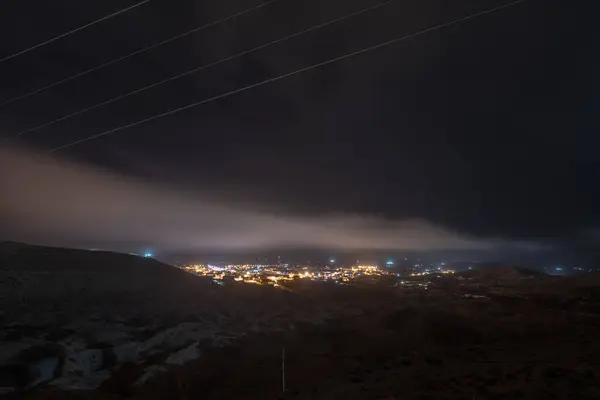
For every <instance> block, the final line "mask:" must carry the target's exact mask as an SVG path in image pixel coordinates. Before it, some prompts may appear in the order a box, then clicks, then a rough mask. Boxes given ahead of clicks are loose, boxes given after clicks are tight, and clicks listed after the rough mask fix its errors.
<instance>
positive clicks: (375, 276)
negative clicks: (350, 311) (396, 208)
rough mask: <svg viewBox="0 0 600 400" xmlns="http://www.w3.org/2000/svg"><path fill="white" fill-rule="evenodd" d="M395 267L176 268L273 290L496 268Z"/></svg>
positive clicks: (563, 271) (566, 270) (565, 270)
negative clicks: (293, 284)
mask: <svg viewBox="0 0 600 400" xmlns="http://www.w3.org/2000/svg"><path fill="white" fill-rule="evenodd" d="M403 261H404V262H401V263H398V264H396V263H395V262H393V261H387V262H385V264H384V265H375V264H362V263H360V262H359V261H357V262H356V263H354V264H351V265H348V264H342V263H337V262H336V260H335V259H331V260H329V262H327V263H321V264H316V265H315V264H312V263H306V264H289V263H283V262H281V259H278V261H277V263H276V264H258V263H257V264H185V265H179V267H180V268H181V269H183V270H185V271H187V272H190V273H193V274H196V275H200V276H205V277H209V278H212V280H213V281H214V282H215V283H217V284H219V285H224V284H226V283H228V282H243V283H249V284H257V285H271V286H274V287H285V283H286V282H287V283H289V282H295V281H317V282H329V283H335V284H339V285H347V284H354V283H368V282H371V283H373V282H377V281H379V280H381V278H385V279H386V281H387V282H389V283H391V284H393V283H400V284H402V283H405V282H404V281H402V280H400V278H412V279H411V281H415V278H416V277H422V278H427V277H431V278H434V277H441V276H448V275H453V274H455V273H456V272H461V271H467V270H472V269H480V268H493V267H496V266H499V265H495V263H467V262H459V263H448V264H447V263H446V262H445V261H439V262H436V263H427V264H426V263H420V262H417V263H415V264H412V263H411V264H409V263H407V262H406V260H403ZM531 269H534V270H536V271H538V272H541V273H544V274H548V275H579V274H584V273H591V272H597V271H596V270H591V269H590V270H588V269H583V268H581V267H577V266H552V267H544V268H531Z"/></svg>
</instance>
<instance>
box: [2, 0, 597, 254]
mask: <svg viewBox="0 0 600 400" xmlns="http://www.w3.org/2000/svg"><path fill="white" fill-rule="evenodd" d="M5 3H6V4H3V5H2V12H1V13H0V38H2V39H0V58H2V57H4V56H7V55H10V54H12V53H15V52H17V51H20V50H22V49H24V48H27V47H29V46H32V45H34V44H36V43H39V42H42V41H44V40H45V39H47V38H50V37H53V36H56V35H58V34H60V33H63V32H65V31H68V30H70V29H73V28H76V27H78V26H81V25H84V24H86V23H88V22H90V21H92V20H94V19H97V18H99V17H101V16H104V15H107V14H110V13H111V12H114V11H117V10H119V9H121V8H124V7H126V6H127V5H129V4H134V3H135V1H128V2H124V1H117V0H104V1H93V2H89V1H87V2H81V1H75V0H61V1H58V2H42V1H11V2H5ZM505 3H508V2H506V1H505V2H501V1H499V0H478V1H466V0H456V1H440V0H426V1H416V0H410V1H404V0H402V1H401V0H396V1H392V2H390V3H389V4H387V5H385V6H383V7H381V8H378V9H376V10H373V11H370V12H366V13H364V14H362V15H360V16H357V17H354V18H351V19H348V20H345V21H342V22H340V23H337V24H334V25H331V26H328V27H326V28H323V29H319V30H317V31H315V32H311V33H309V34H306V35H303V36H301V37H298V38H295V39H292V40H289V41H286V42H284V43H280V44H277V45H274V46H271V47H268V48H266V49H263V50H260V51H258V52H256V53H252V54H249V55H246V56H243V57H240V58H237V59H235V60H232V61H228V62H225V63H223V64H220V65H218V66H215V67H212V68H208V69H206V70H204V71H201V72H199V73H197V74H193V75H191V76H188V77H185V78H183V79H178V80H175V81H173V82H170V83H168V84H165V85H161V86H159V87H156V88H154V89H152V90H150V91H147V92H145V93H141V94H139V95H135V96H131V97H129V98H127V99H125V100H123V101H119V102H115V103H113V104H110V105H108V106H106V107H102V108H99V109H96V110H93V111H91V112H89V113H85V114H82V115H79V116H77V117H74V118H71V119H69V120H66V121H63V122H60V123H57V124H55V125H53V126H50V127H48V128H45V129H40V130H38V131H36V132H31V133H28V134H26V135H22V136H19V137H18V138H17V137H16V136H15V135H16V133H18V132H21V131H23V130H26V129H28V128H31V127H34V126H36V125H39V124H42V123H45V122H47V121H50V120H52V119H55V118H58V117H61V116H63V115H65V114H69V113H72V112H75V111H78V110H80V109H82V108H86V107H88V106H91V105H94V104H96V103H98V102H101V101H104V100H107V99H110V98H112V97H115V96H118V95H120V94H124V93H127V92H129V91H131V90H134V89H136V88H138V87H141V86H145V85H147V84H150V83H153V82H155V81H159V80H162V79H166V78H168V77H170V76H172V75H176V74H178V73H181V72H183V71H185V70H187V69H190V68H194V67H197V66H200V65H203V64H207V63H210V62H213V61H216V60H219V59H221V58H225V57H228V56H231V55H233V54H235V53H238V52H240V51H243V50H246V49H249V48H252V47H255V46H257V45H260V44H263V43H266V42H269V41H272V40H274V39H278V38H280V37H283V36H286V35H289V34H292V33H295V32H297V31H300V30H303V29H306V28H308V27H310V26H313V25H316V24H320V23H323V22H326V21H329V20H331V19H334V18H337V17H340V16H342V15H344V14H348V13H351V12H353V11H358V10H360V9H363V8H366V7H368V6H370V5H375V4H377V2H376V1H372V0H343V1H342V0H326V1H323V0H302V1H296V0H278V1H275V2H273V3H272V4H269V5H268V6H265V7H262V8H260V9H258V10H256V11H254V12H251V13H248V14H246V15H243V16H240V17H238V18H236V19H233V20H230V21H227V22H225V23H223V24H219V25H217V26H213V27H210V28H208V29H206V30H203V31H202V32H198V33H196V34H194V35H190V36H188V37H186V38H184V39H181V40H177V41H174V42H172V43H170V44H167V45H165V46H161V47H159V48H157V49H153V50H151V51H148V52H145V53H143V54H140V55H137V56H135V57H132V58H130V59H127V60H125V61H123V62H120V63H117V64H115V65H112V66H110V67H107V68H105V69H102V70H99V71H96V72H94V73H91V74H89V75H86V76H84V77H81V78H78V79H75V80H72V81H70V82H68V83H66V84H64V85H60V86H57V87H55V88H52V89H50V90H47V91H44V92H42V93H39V94H37V95H35V96H31V97H29V98H27V99H23V100H21V101H17V102H14V103H12V104H9V105H6V106H4V107H2V108H1V109H0V124H1V125H0V134H1V135H2V137H3V138H4V139H6V140H5V141H4V142H2V143H1V144H0V146H1V149H0V168H1V169H0V191H1V192H2V194H1V196H0V197H1V199H0V207H1V208H0V217H1V218H2V220H3V221H5V223H2V227H1V228H0V234H1V235H2V237H1V238H2V239H10V240H23V241H29V242H35V243H47V244H59V245H73V246H93V245H95V244H98V245H99V246H100V245H105V246H109V247H114V248H115V249H120V250H129V249H131V250H135V249H132V248H131V247H132V246H133V247H135V246H154V247H157V248H165V249H167V248H168V249H180V250H190V249H201V248H226V249H247V248H252V249H257V248H262V247H277V246H306V247H326V248H344V249H354V248H357V249H364V248H367V249H368V248H374V249H388V248H390V249H392V248H406V249H413V248H415V249H425V250H428V249H445V248H465V249H480V248H490V247H516V248H531V249H538V248H539V249H541V248H545V247H546V246H550V247H552V246H567V247H569V246H570V247H576V248H579V247H581V246H583V247H586V246H588V247H594V246H595V245H596V244H597V243H598V241H600V229H599V227H600V210H599V207H598V205H599V204H600V189H599V184H600V157H598V153H599V151H600V148H599V145H600V139H599V138H598V132H599V128H600V122H599V121H600V119H599V118H598V115H599V114H598V110H599V108H600V78H599V76H600V75H599V74H598V71H600V52H599V51H598V45H597V43H598V28H597V26H596V25H597V24H596V23H595V22H594V21H593V20H592V16H593V15H594V14H595V13H596V12H597V10H592V4H591V3H592V2H589V4H587V3H588V2H567V1H539V0H525V1H524V2H522V3H520V4H517V5H514V6H511V7H508V8H506V9H503V10H500V11H498V12H495V13H493V14H490V15H485V16H481V17H478V18H476V19H473V20H470V21H466V22H464V23H461V24H458V25H454V26H451V27H447V28H443V29H440V30H436V31H434V32H430V33H427V34H425V35H422V36H419V37H415V38H413V39H410V40H407V41H403V42H400V43H397V44H394V45H391V46H387V47H385V48H381V49H377V50H374V51H372V52H369V53H366V54H363V55H359V56H356V57H353V58H350V59H347V60H344V61H340V62H337V63H334V64H330V65H327V66H325V67H322V68H318V69H315V70H312V71H308V72H305V73H302V74H299V75H295V76H293V77H290V78H287V79H284V80H281V81H278V82H274V83H271V84H268V85H265V86H262V87H259V88H256V89H253V90H248V91H246V92H243V93H240V94H236V95H233V96H230V97H228V98H225V99H221V100H217V101H214V102H211V103H209V104H205V105H202V106H199V107H196V108H193V109H189V110H187V111H184V112H181V113H178V114H175V115H171V116H167V117H165V118H161V119H158V120H155V121H152V122H149V123H147V124H142V125H139V126H136V127H134V128H131V129H127V130H123V131H120V132H117V133H114V134H112V135H107V136H104V137H101V138H98V139H96V140H91V141H88V142H85V143H81V144H80V145H77V146H73V147H70V148H67V149H64V150H63V151H59V152H56V153H52V154H51V155H49V154H48V150H49V149H52V148H55V147H59V146H62V145H64V144H66V143H69V142H71V141H74V140H77V139H81V138H84V137H87V136H90V135H94V134H96V133H99V132H102V131H104V130H107V129H111V128H113V127H116V126H119V125H122V124H128V123H130V122H134V121H136V120H139V119H142V118H145V117H148V116H152V115H154V114H157V113H161V112H164V111H168V110H170V109H173V108H177V107H180V106H183V105H186V104H188V103H191V102H194V101H199V100H202V99H204V98H209V97H212V96H215V95H218V94H221V93H224V92H227V91H230V90H234V89H237V88H239V87H242V86H245V85H249V84H253V83H255V82H259V81H262V80H265V79H268V78H271V77H273V76H277V75H281V74H284V73H287V72H291V71H294V70H296V69H300V68H303V67H306V66H308V65H311V64H315V63H319V62H322V61H325V60H328V59H330V58H334V57H337V56H340V55H343V54H346V53H350V52H352V51H356V50H359V49H361V48H364V47H368V46H371V45H375V44H377V43H380V42H383V41H387V40H390V39H393V38H395V37H399V36H403V35H406V34H410V33H413V32H416V31H419V30H422V29H425V28H429V27H431V26H435V25H439V24H442V23H445V22H449V21H451V20H454V19H458V18H461V17H464V16H467V15H469V14H474V13H477V12H480V11H484V10H486V9H489V8H493V7H497V6H499V5H502V4H505ZM257 4H260V0H233V1H226V2H225V1H215V0H203V1H189V0H180V1H175V2H174V1H165V0H152V1H150V2H148V3H147V4H144V5H142V6H140V7H138V8H136V9H134V10H132V11H129V12H127V13H124V14H122V15H119V16H117V17H115V18H112V19H110V20H108V21H105V22H102V23H101V24H98V25H96V26H93V27H91V28H89V29H86V30H83V31H81V32H78V33H77V34H74V35H72V36H69V37H67V38H64V39H61V40H59V41H57V42H54V43H52V44H49V45H47V46H44V47H41V48H38V49H36V50H33V51H31V52H29V53H27V54H24V55H22V56H19V57H15V58H13V59H10V60H7V61H5V62H3V63H0V102H2V101H6V100H9V99H11V98H13V97H15V96H19V95H21V94H24V93H27V92H29V91H31V90H33V89H36V88H38V87H41V86H44V85H48V84H50V83H53V82H55V81H57V80H60V79H63V78H65V77H68V76H71V75H73V74H75V73H78V72H80V71H83V70H86V69H88V68H92V67H94V66H96V65H99V64H102V63H104V62H107V61H110V60H112V59H114V58H116V57H120V56H124V55H126V54H128V53H131V52H133V51H135V50H138V49H140V48H143V47H145V46H148V45H151V44H153V43H155V42H158V41H160V40H164V39H166V38H168V37H171V36H173V35H176V34H179V33H181V32H184V31H186V30H189V29H191V28H193V27H195V26H199V25H202V24H204V23H209V22H212V21H214V20H218V19H220V18H223V17H226V16H228V15H231V14H234V13H236V12H239V11H242V10H245V9H247V8H249V7H252V6H253V5H257ZM597 7H598V6H597V5H596V8H597ZM6 222H8V223H6ZM125 243H130V244H133V243H134V244H135V245H130V244H128V245H125Z"/></svg>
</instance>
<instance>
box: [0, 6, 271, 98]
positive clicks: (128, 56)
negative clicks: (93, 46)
mask: <svg viewBox="0 0 600 400" xmlns="http://www.w3.org/2000/svg"><path fill="white" fill-rule="evenodd" d="M146 1H150V0H146ZM276 1H279V0H270V1H267V2H264V3H261V4H259V5H257V6H253V7H250V8H248V9H246V10H243V11H240V12H237V13H235V14H232V15H230V16H228V17H225V18H221V19H219V20H217V21H213V22H210V23H208V24H205V25H202V26H197V27H195V28H193V29H190V30H189V31H186V32H183V33H180V34H178V35H175V36H172V37H170V38H168V39H165V40H162V41H160V42H157V43H154V44H152V45H150V46H147V47H144V48H142V49H139V50H136V51H134V52H133V53H129V54H127V55H124V56H122V57H118V58H115V59H114V60H111V61H108V62H106V63H104V64H100V65H98V66H96V67H93V68H90V69H87V70H85V71H82V72H79V73H77V74H75V75H71V76H69V77H67V78H64V79H61V80H59V81H56V82H54V83H51V84H49V85H46V86H42V87H41V88H38V89H35V90H32V91H31V92H28V93H25V94H22V95H20V96H17V97H13V98H12V99H9V100H7V101H5V102H4V103H2V104H0V107H4V106H7V105H9V104H11V103H14V102H15V101H19V100H23V99H25V98H27V97H30V96H33V95H34V94H38V93H40V92H43V91H45V90H48V89H51V88H53V87H56V86H58V85H62V84H63V83H66V82H69V81H71V80H73V79H76V78H79V77H82V76H84V75H87V74H89V73H92V72H94V71H98V70H100V69H102V68H105V67H108V66H110V65H113V64H116V63H118V62H120V61H123V60H126V59H128V58H130V57H133V56H136V55H138V54H141V53H144V52H146V51H148V50H152V49H155V48H157V47H160V46H162V45H164V44H167V43H170V42H172V41H174V40H177V39H181V38H183V37H186V36H189V35H191V34H193V33H196V32H200V31H202V30H204V29H207V28H210V27H211V26H215V25H218V24H221V23H223V22H226V21H229V20H231V19H234V18H237V17H239V16H241V15H244V14H247V13H249V12H251V11H255V10H258V9H259V8H262V7H265V6H267V5H269V4H271V3H274V2H276Z"/></svg>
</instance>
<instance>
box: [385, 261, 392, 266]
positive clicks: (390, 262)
mask: <svg viewBox="0 0 600 400" xmlns="http://www.w3.org/2000/svg"><path fill="white" fill-rule="evenodd" d="M386 264H387V265H394V262H393V261H388V262H386Z"/></svg>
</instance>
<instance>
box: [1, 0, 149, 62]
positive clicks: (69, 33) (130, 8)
mask: <svg viewBox="0 0 600 400" xmlns="http://www.w3.org/2000/svg"><path fill="white" fill-rule="evenodd" d="M149 1H151V0H144V1H140V2H139V3H136V4H134V5H132V6H129V7H127V8H124V9H122V10H119V11H117V12H114V13H112V14H109V15H107V16H104V17H102V18H100V19H97V20H95V21H93V22H90V23H89V24H86V25H83V26H80V27H79V28H76V29H73V30H72V31H69V32H65V33H63V34H61V35H58V36H55V37H53V38H52V39H48V40H46V41H45V42H42V43H38V44H36V45H35V46H31V47H29V48H27V49H25V50H21V51H19V52H18V53H15V54H12V55H10V56H8V57H4V58H2V59H0V63H3V62H4V61H7V60H10V59H11V58H15V57H18V56H20V55H23V54H25V53H28V52H30V51H31V50H35V49H37V48H39V47H42V46H45V45H47V44H50V43H52V42H55V41H57V40H59V39H62V38H64V37H67V36H69V35H72V34H74V33H75V32H79V31H81V30H83V29H85V28H89V27H90V26H92V25H96V24H98V23H100V22H102V21H106V20H107V19H110V18H112V17H116V16H117V15H119V14H123V13H125V12H127V11H129V10H133V9H134V8H137V7H139V6H141V5H143V4H146V3H148V2H149Z"/></svg>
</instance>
